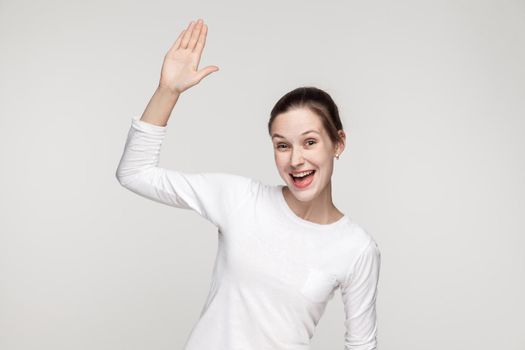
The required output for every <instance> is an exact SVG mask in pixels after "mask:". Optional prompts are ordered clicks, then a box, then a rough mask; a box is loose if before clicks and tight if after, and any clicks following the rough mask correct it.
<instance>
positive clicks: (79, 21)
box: [0, 0, 525, 350]
mask: <svg viewBox="0 0 525 350" xmlns="http://www.w3.org/2000/svg"><path fill="white" fill-rule="evenodd" d="M198 17H202V18H204V20H205V21H206V23H207V24H208V26H209V34H208V39H207V46H206V48H205V51H204V54H203V57H202V61H201V64H200V68H202V67H205V66H207V65H217V66H219V68H220V71H218V72H216V73H212V74H211V75H210V76H208V77H206V78H204V80H203V81H201V83H200V84H198V85H197V86H195V87H193V88H191V89H190V90H188V91H186V92H185V93H184V94H183V95H182V96H181V98H180V99H179V102H178V104H177V105H176V107H175V110H174V112H173V114H172V118H171V119H170V121H169V133H168V136H167V138H166V140H165V143H164V144H163V153H162V155H161V166H163V167H167V168H173V169H179V170H185V171H226V172H231V173H237V174H242V175H246V176H252V177H254V178H258V179H260V180H261V181H264V182H266V183H273V184H278V183H282V180H281V179H280V177H279V175H278V173H277V170H276V168H275V164H274V160H273V153H272V152H273V151H272V146H271V143H270V139H269V137H268V135H267V130H266V123H267V121H268V118H269V113H270V110H271V108H272V106H273V105H274V103H275V102H276V101H277V99H278V98H279V97H281V96H282V95H283V94H284V93H286V92H288V91H289V90H291V89H293V88H296V87H298V86H302V85H314V86H317V87H320V88H322V89H325V90H326V91H327V92H329V93H330V94H331V95H332V97H333V98H334V100H335V101H336V103H337V104H338V105H339V107H340V111H341V115H342V119H343V123H344V127H345V130H346V132H347V136H348V140H347V148H346V150H345V151H344V153H343V154H342V156H341V159H340V160H339V161H337V162H336V168H335V170H334V171H335V173H334V177H333V186H334V193H333V196H334V203H335V204H336V206H337V207H338V208H340V210H342V211H343V212H345V213H346V214H348V215H349V216H350V217H352V218H353V219H354V220H355V221H356V222H358V223H360V224H361V225H362V226H363V227H365V228H366V229H367V230H368V231H369V233H370V234H371V235H372V236H373V237H374V238H375V239H376V241H377V242H378V244H379V246H380V248H381V251H382V259H383V260H382V270H381V276H380V285H379V297H378V319H379V348H380V349H382V350H386V349H403V350H408V349H418V350H419V349H421V348H425V349H478V350H481V349H507V350H518V349H524V348H525V335H524V334H525V333H523V314H524V313H525V303H524V301H523V295H525V283H524V278H523V276H524V272H525V271H524V270H525V257H524V256H525V255H524V254H523V246H524V243H525V238H524V235H523V234H524V233H525V232H524V230H523V219H522V217H520V214H523V209H524V208H525V199H524V198H525V186H524V179H525V177H524V175H525V171H524V170H525V168H524V159H525V157H524V153H525V152H524V150H525V147H524V146H525V145H524V140H523V134H524V126H525V125H524V124H525V122H524V112H525V102H524V97H525V96H524V95H525V94H524V93H525V79H524V78H525V69H524V63H523V62H525V46H524V44H525V21H524V19H525V4H524V2H523V1H457V0H454V1H395V2H393V1H381V2H366V3H365V2H353V1H352V2H343V1H341V2H335V1H333V2H324V3H321V2H306V1H286V2H281V1H266V2H247V1H239V2H235V3H234V2H227V1H220V2H212V1H206V2H189V1H187V2H177V1H163V2H161V1H157V2H150V3H149V4H147V3H146V2H144V1H140V2H139V1H135V2H124V1H111V0H110V1H107V0H106V1H82V2H80V1H65V0H63V1H45V2H43V1H41V2H35V1H27V0H26V1H13V0H9V1H6V0H2V1H1V2H0V45H1V52H2V54H1V60H0V76H1V79H0V92H1V93H0V99H1V100H0V112H1V118H0V130H1V131H2V133H1V136H2V137H1V138H0V140H1V141H0V142H1V144H0V146H1V147H0V155H1V157H2V164H3V165H2V171H1V172H0V180H1V183H2V193H1V196H0V206H1V207H0V215H1V220H0V232H1V235H0V348H1V349H2V350H17V349H24V350H26V349H39V350H41V349H53V350H58V349H68V350H69V349H77V350H80V349H86V350H87V349H90V350H91V349H97V350H105V349H112V350H114V349H126V350H128V349H129V350H133V349H156V350H161V349H182V345H183V344H184V342H185V340H186V338H187V336H188V335H189V332H190V329H191V327H192V326H193V325H194V323H195V322H196V320H197V318H198V313H199V312H200V310H201V308H202V305H203V303H204V299H205V297H206V295H207V293H208V288H209V282H210V280H209V278H210V276H211V270H212V266H213V262H214V259H215V253H216V249H217V232H216V228H215V227H214V226H213V225H212V224H211V223H209V222H207V221H205V220H204V219H202V218H201V217H199V216H198V215H197V214H196V213H194V212H191V211H186V210H181V209H175V208H172V207H169V206H165V205H161V204H158V203H156V202H153V201H148V200H146V199H144V198H142V197H139V196H137V195H135V194H134V193H132V192H129V191H127V190H125V189H124V188H122V187H120V186H119V184H118V182H117V180H116V178H115V171H116V167H117V165H118V161H119V160H120V156H121V154H122V151H123V147H124V142H125V138H126V136H127V132H128V129H129V127H130V125H131V117H132V116H133V115H137V114H138V115H141V114H142V112H143V110H144V108H145V106H146V104H147V102H148V101H149V99H150V97H151V95H152V94H153V92H154V89H155V87H156V85H157V83H158V78H159V75H160V68H161V64H162V60H163V57H164V54H165V53H166V51H167V50H168V48H169V47H170V46H171V44H172V43H173V41H174V40H175V39H176V37H177V35H178V33H179V32H180V31H181V30H182V29H183V28H185V26H187V24H188V23H189V21H190V20H192V19H196V18H198ZM342 322H343V309H342V302H341V299H340V294H339V293H336V294H335V297H334V299H333V300H332V301H331V303H330V304H329V305H328V308H327V311H326V313H325V315H324V317H323V318H322V319H321V322H320V324H319V326H318V329H317V332H316V335H315V337H314V339H313V343H312V349H313V350H316V349H317V350H321V349H323V350H324V349H342V347H343V345H342V344H343V334H344V328H343V323H342Z"/></svg>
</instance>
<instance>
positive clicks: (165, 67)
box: [159, 19, 219, 93]
mask: <svg viewBox="0 0 525 350" xmlns="http://www.w3.org/2000/svg"><path fill="white" fill-rule="evenodd" d="M207 32H208V26H207V25H206V24H204V21H203V20H202V19H199V20H198V21H197V22H194V21H191V22H190V24H189V25H188V28H186V29H184V30H183V31H182V32H181V33H180V34H179V37H178V38H177V40H176V41H175V43H174V44H173V45H172V46H171V47H170V49H169V51H168V53H167V54H166V56H165V57H164V62H163V64H162V71H161V74H160V82H159V86H161V87H165V88H168V89H169V90H170V91H173V92H175V93H181V92H183V91H185V90H187V89H189V88H190V87H192V86H194V85H196V84H198V83H199V82H200V81H201V80H202V79H203V78H204V77H205V76H207V75H208V74H211V73H213V72H215V71H217V70H219V67H217V66H207V67H205V68H203V69H201V70H197V68H198V66H199V62H200V59H201V55H202V51H203V49H204V44H205V43H206V34H207Z"/></svg>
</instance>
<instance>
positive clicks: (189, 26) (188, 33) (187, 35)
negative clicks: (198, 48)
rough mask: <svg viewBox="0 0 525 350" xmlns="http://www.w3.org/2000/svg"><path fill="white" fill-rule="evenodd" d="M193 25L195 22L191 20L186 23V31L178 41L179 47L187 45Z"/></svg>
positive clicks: (183, 47)
mask: <svg viewBox="0 0 525 350" xmlns="http://www.w3.org/2000/svg"><path fill="white" fill-rule="evenodd" d="M194 25H195V22H193V21H191V22H190V24H189V25H188V28H187V29H186V33H184V36H183V37H182V41H181V42H180V47H181V48H182V49H185V48H187V47H188V41H189V40H190V37H191V32H192V31H193V27H194Z"/></svg>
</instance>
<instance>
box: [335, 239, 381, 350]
mask: <svg viewBox="0 0 525 350" xmlns="http://www.w3.org/2000/svg"><path fill="white" fill-rule="evenodd" d="M380 267H381V252H380V250H379V247H378V245H377V243H376V242H375V241H374V240H373V239H371V240H370V242H369V243H368V244H367V246H366V247H365V248H364V250H363V251H362V252H361V253H360V255H359V257H358V258H357V260H356V262H355V264H354V267H353V270H352V272H351V273H349V274H348V275H347V276H346V277H347V278H346V279H345V281H344V283H342V284H341V285H340V288H341V295H342V299H343V304H344V311H345V329H346V332H345V341H344V344H345V350H376V349H377V316H376V298H377V289H378V281H379V271H380Z"/></svg>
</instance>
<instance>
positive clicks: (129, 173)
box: [116, 19, 381, 350]
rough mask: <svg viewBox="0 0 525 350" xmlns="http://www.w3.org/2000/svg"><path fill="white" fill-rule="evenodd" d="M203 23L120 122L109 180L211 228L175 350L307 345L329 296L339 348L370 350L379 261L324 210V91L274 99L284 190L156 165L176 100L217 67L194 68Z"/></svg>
mask: <svg viewBox="0 0 525 350" xmlns="http://www.w3.org/2000/svg"><path fill="white" fill-rule="evenodd" d="M206 34H207V26H206V25H205V24H204V23H203V21H202V20H200V19H199V20H198V21H197V22H194V21H192V22H190V24H189V26H188V28H187V29H185V30H183V31H182V33H180V35H179V37H178V38H177V40H176V41H175V43H174V44H173V45H172V47H171V48H170V49H169V51H168V53H167V55H166V56H165V59H164V63H163V66H162V71H161V78H160V83H159V85H158V88H157V90H156V92H155V94H154V95H153V97H152V98H151V101H150V102H149V103H148V106H147V107H146V110H145V111H144V113H143V115H142V117H141V118H140V120H139V119H137V118H136V117H132V118H131V128H130V130H129V133H128V138H127V141H126V145H125V148H124V153H123V155H122V158H121V160H120V163H119V165H118V168H117V172H116V176H117V178H118V181H119V182H120V184H121V185H122V186H124V187H125V188H127V189H129V190H131V191H133V192H135V193H137V194H139V195H141V196H144V197H146V198H149V199H152V200H155V201H157V202H160V203H164V204H167V205H170V206H173V207H176V208H184V209H191V210H194V211H195V212H197V213H198V214H199V215H201V216H202V217H203V218H205V219H207V220H209V221H210V222H212V223H213V224H215V225H216V226H217V227H218V233H219V235H218V237H219V248H218V252H217V259H216V262H215V267H214V270H213V280H212V283H211V289H210V292H209V295H208V298H207V300H206V302H205V305H204V307H203V309H202V312H201V315H200V319H199V321H198V322H197V323H196V324H195V325H194V327H193V329H192V331H191V334H190V336H189V337H188V340H187V342H186V344H185V350H203V349H215V350H263V349H264V350H267V349H268V350H269V349H272V350H281V349H282V350H285V349H286V350H306V349H309V344H310V340H311V338H312V337H313V334H314V329H315V326H316V325H317V323H318V322H319V320H320V318H321V316H322V314H323V312H324V310H325V307H326V305H327V303H328V301H329V300H330V299H332V297H333V295H334V292H335V290H336V289H339V290H340V292H341V297H342V300H343V303H344V310H345V317H346V318H345V327H346V333H345V337H344V344H345V349H346V350H350V349H353V350H357V349H360V350H372V349H376V348H377V318H376V296H377V286H378V280H379V270H380V261H381V254H380V251H379V248H378V245H377V244H376V242H375V241H374V239H373V238H372V236H371V235H369V234H368V233H367V232H366V231H365V229H364V228H362V227H361V226H359V225H358V224H357V223H356V222H354V221H353V220H351V219H350V218H349V217H348V216H347V215H345V214H343V213H342V212H341V211H339V210H338V209H337V208H336V207H335V206H334V204H333V203H332V187H331V176H332V171H333V164H334V158H335V159H338V158H339V156H340V154H341V152H342V151H343V149H344V145H345V133H344V131H343V127H342V124H341V120H340V118H339V114H338V109H337V106H336V105H335V103H334V102H333V100H332V99H331V98H330V96H329V95H328V94H327V93H326V92H324V91H322V90H320V89H317V88H313V87H303V88H298V89H295V90H293V91H291V92H289V93H287V94H286V95H284V96H283V97H282V98H281V99H280V100H279V101H278V102H277V104H276V105H275V107H274V108H273V110H272V112H271V118H270V121H269V123H268V131H269V133H270V136H271V140H272V143H273V146H274V156H275V162H276V165H277V169H278V171H279V174H280V176H281V177H282V179H283V180H284V182H285V185H277V186H273V185H268V184H264V183H262V182H260V181H258V180H256V179H253V178H248V177H244V176H240V175H234V174H227V173H219V172H205V173H187V172H182V171H175V170H169V169H165V168H161V167H159V166H158V163H159V154H160V148H161V144H162V141H163V139H164V137H165V136H166V133H167V121H168V119H169V116H170V114H171V111H172V109H173V107H174V106H175V103H176V101H177V99H178V97H179V95H180V94H181V93H182V92H183V91H185V90H187V89H188V88H190V87H191V86H194V85H196V84H197V83H199V82H200V81H201V80H202V79H203V78H204V77H205V76H207V75H208V74H210V73H212V72H214V71H216V70H218V67H216V66H208V67H206V68H204V69H201V70H197V67H198V64H199V60H200V57H201V54H202V51H203V48H204V44H205V40H206Z"/></svg>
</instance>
